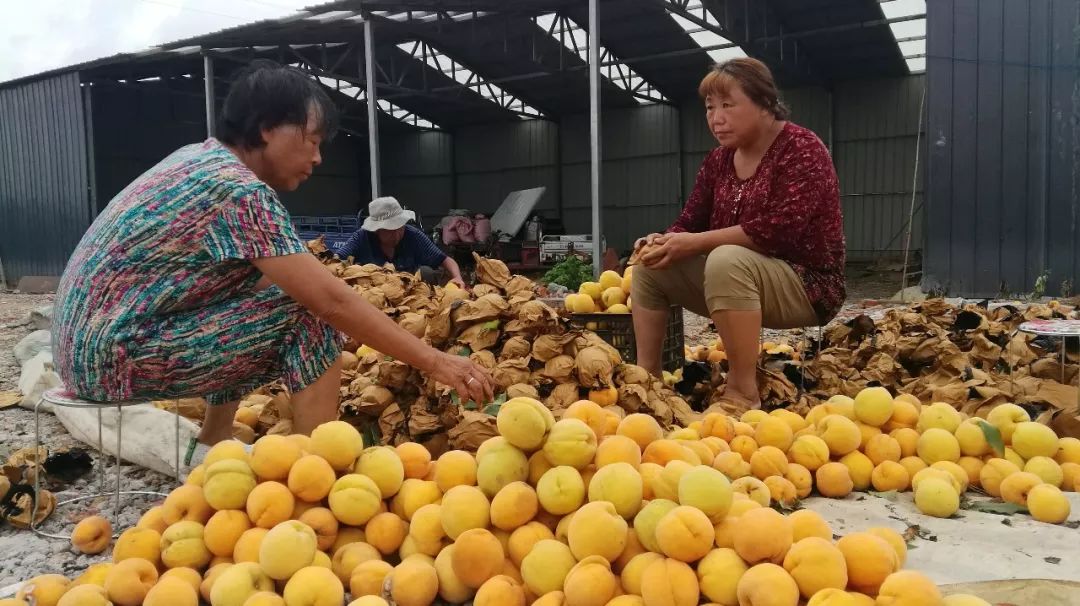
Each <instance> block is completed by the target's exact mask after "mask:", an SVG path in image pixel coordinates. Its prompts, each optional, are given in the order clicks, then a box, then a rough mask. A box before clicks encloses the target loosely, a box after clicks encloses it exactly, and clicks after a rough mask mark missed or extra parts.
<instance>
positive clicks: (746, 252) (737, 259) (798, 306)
mask: <svg viewBox="0 0 1080 606" xmlns="http://www.w3.org/2000/svg"><path fill="white" fill-rule="evenodd" d="M631 293H632V294H631V296H632V297H633V304H634V307H638V306H640V307H643V308H645V309H652V310H663V309H667V308H668V307H670V306H672V305H680V306H682V307H683V308H685V309H688V310H690V311H692V312H694V313H696V314H698V315H702V316H705V317H710V318H711V317H712V315H713V314H714V313H716V312H718V311H726V310H745V311H752V310H758V309H760V310H761V319H762V326H764V327H765V328H773V329H783V328H800V327H806V326H817V325H818V323H819V321H818V317H817V314H816V313H815V312H814V308H813V306H812V305H810V300H809V299H807V297H806V291H805V290H804V289H803V284H802V280H801V279H800V278H799V276H798V274H796V273H795V270H793V269H792V268H791V266H790V265H788V264H787V263H786V262H784V261H781V260H780V259H776V258H773V257H768V256H765V255H763V254H761V253H757V252H754V251H752V250H750V249H749V248H744V247H742V246H736V245H725V246H720V247H718V248H716V249H715V250H713V251H712V252H711V253H709V254H708V255H700V256H696V257H690V258H687V259H683V260H682V261H679V262H677V263H676V264H675V265H673V266H671V267H668V268H666V269H659V270H657V269H649V268H647V267H645V266H644V265H639V266H637V267H635V268H634V276H633V286H632V287H631Z"/></svg>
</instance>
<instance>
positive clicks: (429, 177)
mask: <svg viewBox="0 0 1080 606" xmlns="http://www.w3.org/2000/svg"><path fill="white" fill-rule="evenodd" d="M453 143H454V140H453V137H451V136H450V134H449V133H443V132H425V133H416V134H411V135H407V136H394V137H382V148H381V152H382V167H381V168H382V189H383V191H382V193H383V195H391V196H395V197H396V198H397V199H398V201H400V202H401V203H402V204H404V205H405V206H407V207H409V208H411V209H413V210H415V211H416V212H417V213H418V214H419V215H420V216H421V218H422V219H423V224H424V226H425V227H430V226H434V225H435V224H436V223H438V222H439V220H440V219H441V218H442V217H444V216H445V215H446V211H447V210H449V209H451V208H454V146H453Z"/></svg>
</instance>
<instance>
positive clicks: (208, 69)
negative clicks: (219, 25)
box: [202, 55, 216, 137]
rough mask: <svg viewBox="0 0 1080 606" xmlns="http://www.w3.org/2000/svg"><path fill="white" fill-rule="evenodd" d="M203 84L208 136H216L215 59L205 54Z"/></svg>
mask: <svg viewBox="0 0 1080 606" xmlns="http://www.w3.org/2000/svg"><path fill="white" fill-rule="evenodd" d="M202 61H203V84H204V91H205V92H204V94H205V96H206V136H207V137H213V136H214V123H215V121H216V120H215V118H214V111H215V109H214V59H213V58H211V57H210V55H203V59H202Z"/></svg>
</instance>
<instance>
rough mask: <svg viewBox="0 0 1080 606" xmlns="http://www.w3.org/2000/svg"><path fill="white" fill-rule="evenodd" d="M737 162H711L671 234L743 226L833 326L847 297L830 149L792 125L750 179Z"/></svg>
mask: <svg viewBox="0 0 1080 606" xmlns="http://www.w3.org/2000/svg"><path fill="white" fill-rule="evenodd" d="M734 157H735V150H734V149H725V148H723V147H718V148H716V149H714V150H713V151H712V152H710V153H709V155H708V156H706V157H705V161H704V162H702V163H701V168H700V169H699V170H698V174H697V180H696V181H695V183H694V191H693V192H691V193H690V198H689V199H688V200H687V202H686V206H685V207H683V211H682V214H680V215H679V218H678V219H676V220H675V223H674V224H673V225H672V226H671V227H670V228H668V230H667V231H668V232H692V233H697V232H704V231H711V230H716V229H723V228H725V227H732V226H735V225H740V226H742V228H743V231H745V232H746V235H747V236H749V237H750V239H751V240H753V241H754V243H755V244H757V246H758V247H759V248H760V249H761V250H762V251H763V252H764V253H765V254H767V255H769V256H772V257H775V258H778V259H781V260H783V261H785V262H787V263H788V265H790V266H791V267H792V269H794V270H795V273H796V274H798V276H799V277H800V278H801V279H802V282H803V288H804V290H805V291H806V296H807V298H808V299H810V303H811V304H812V305H813V307H814V310H815V311H816V312H817V314H818V318H819V319H820V320H821V322H822V324H824V323H826V322H828V321H829V320H831V319H832V318H833V317H835V316H836V314H837V312H838V311H840V307H841V306H842V305H843V304H844V298H845V297H846V289H845V286H844V257H845V243H844V221H843V217H842V215H841V211H840V186H839V182H838V180H837V178H836V170H835V169H834V168H833V163H832V158H830V157H829V151H828V149H827V148H826V147H825V144H824V143H822V142H821V139H819V138H818V136H817V135H815V134H814V133H813V131H811V130H809V129H806V128H803V127H801V126H798V125H796V124H793V123H791V122H788V123H787V124H785V125H784V128H783V129H782V130H781V131H780V134H779V135H777V136H776V139H775V140H774V141H773V143H772V145H771V146H770V147H769V149H768V150H767V151H766V152H765V155H764V157H762V159H761V163H760V165H759V166H758V169H757V172H755V173H754V175H753V176H751V177H750V178H749V179H746V180H741V179H739V178H738V176H737V175H736V174H735V163H734Z"/></svg>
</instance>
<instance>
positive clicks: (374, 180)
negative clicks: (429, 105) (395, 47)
mask: <svg viewBox="0 0 1080 606" xmlns="http://www.w3.org/2000/svg"><path fill="white" fill-rule="evenodd" d="M373 29H374V28H373V27H372V23H371V20H370V19H366V20H365V21H364V81H365V82H366V83H367V119H368V154H369V155H370V166H371V197H372V198H378V197H379V196H380V195H382V194H381V192H382V183H381V178H380V172H379V108H378V100H379V99H378V97H379V93H378V90H377V88H378V87H377V86H376V85H375V35H374V32H373V31H372V30H373Z"/></svg>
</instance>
